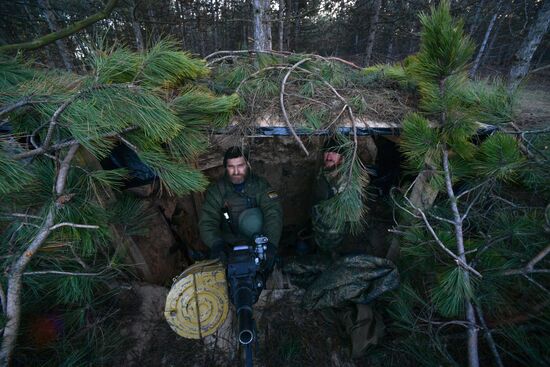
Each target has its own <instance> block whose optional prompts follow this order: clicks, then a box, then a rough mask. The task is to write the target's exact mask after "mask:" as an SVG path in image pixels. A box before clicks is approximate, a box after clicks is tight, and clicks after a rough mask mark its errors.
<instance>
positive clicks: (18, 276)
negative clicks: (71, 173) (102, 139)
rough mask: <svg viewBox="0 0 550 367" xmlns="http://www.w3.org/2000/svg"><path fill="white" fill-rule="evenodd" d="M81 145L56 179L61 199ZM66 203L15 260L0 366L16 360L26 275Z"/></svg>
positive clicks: (54, 209)
mask: <svg viewBox="0 0 550 367" xmlns="http://www.w3.org/2000/svg"><path fill="white" fill-rule="evenodd" d="M77 149H78V145H73V146H71V148H70V149H69V152H68V153H67V155H66V156H65V158H64V159H63V161H62V164H61V167H60V168H59V171H58V173H57V177H56V180H55V182H56V184H55V188H56V194H57V196H58V197H60V196H61V195H62V194H63V191H64V189H65V184H66V181H67V173H68V170H69V167H70V163H71V160H72V159H73V158H74V156H75V154H76V151H77ZM61 205H62V204H56V205H54V206H51V207H50V208H49V209H48V214H46V217H45V218H44V221H43V222H42V225H41V226H40V228H39V230H38V232H37V234H36V236H35V237H34V239H33V240H32V241H31V243H30V244H29V246H27V248H26V250H25V251H24V253H23V254H22V255H21V256H19V258H18V259H17V260H15V262H14V264H13V266H12V268H11V270H10V273H9V275H8V291H7V297H6V318H7V322H6V326H5V328H4V333H3V339H2V346H1V348H0V364H1V365H5V366H8V365H9V364H10V362H11V360H12V358H13V352H14V350H15V343H16V340H17V334H18V331H19V324H20V319H21V292H22V288H23V281H22V277H23V272H24V270H25V268H26V267H27V265H28V264H29V262H30V261H31V260H32V258H33V257H34V255H35V254H36V252H37V251H38V249H39V248H40V247H41V246H42V245H43V244H44V242H45V241H46V239H47V238H48V236H49V235H50V233H51V232H52V227H53V226H54V221H55V217H56V214H57V212H58V210H59V208H60V207H61Z"/></svg>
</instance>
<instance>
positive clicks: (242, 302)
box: [227, 236, 269, 367]
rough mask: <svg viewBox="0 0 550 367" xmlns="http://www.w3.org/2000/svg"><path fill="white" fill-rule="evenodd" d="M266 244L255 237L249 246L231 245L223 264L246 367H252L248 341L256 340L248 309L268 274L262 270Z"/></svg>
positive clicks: (250, 313)
mask: <svg viewBox="0 0 550 367" xmlns="http://www.w3.org/2000/svg"><path fill="white" fill-rule="evenodd" d="M268 241H269V240H268V238H267V237H265V236H255V238H254V244H253V245H252V246H250V245H237V246H234V247H233V249H232V250H231V251H230V253H229V257H228V261H227V280H228V282H229V298H230V300H231V302H232V303H233V305H234V306H235V308H236V311H237V319H238V324H239V331H238V339H239V343H240V344H241V345H242V346H244V348H245V353H246V366H247V367H252V342H253V341H254V340H255V339H256V327H255V322H254V318H253V316H252V306H253V305H254V304H255V303H256V302H257V301H258V298H259V296H260V293H261V292H262V290H263V289H264V286H265V280H266V278H267V275H268V274H266V273H267V272H266V269H265V264H266V250H267V242H268Z"/></svg>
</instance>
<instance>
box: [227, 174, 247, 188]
mask: <svg viewBox="0 0 550 367" xmlns="http://www.w3.org/2000/svg"><path fill="white" fill-rule="evenodd" d="M247 176H248V172H245V173H244V174H243V175H231V176H229V181H231V183H232V184H233V185H238V184H242V183H243V182H245V181H246V177H247Z"/></svg>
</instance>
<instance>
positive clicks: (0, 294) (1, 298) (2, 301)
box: [0, 282, 6, 315]
mask: <svg viewBox="0 0 550 367" xmlns="http://www.w3.org/2000/svg"><path fill="white" fill-rule="evenodd" d="M0 307H1V308H2V313H3V314H4V315H5V314H6V293H4V287H2V282H0Z"/></svg>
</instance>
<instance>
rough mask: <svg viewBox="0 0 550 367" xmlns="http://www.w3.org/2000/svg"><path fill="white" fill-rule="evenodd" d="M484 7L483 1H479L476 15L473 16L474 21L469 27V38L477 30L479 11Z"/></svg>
mask: <svg viewBox="0 0 550 367" xmlns="http://www.w3.org/2000/svg"><path fill="white" fill-rule="evenodd" d="M484 5H485V0H481V1H480V2H479V4H477V9H476V15H475V16H474V20H473V22H472V24H471V25H470V31H469V33H470V36H472V37H473V35H474V32H475V31H476V30H477V29H478V28H479V18H480V16H481V10H483V6H484Z"/></svg>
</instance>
